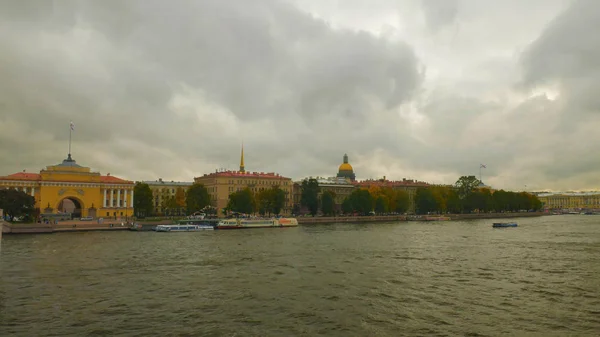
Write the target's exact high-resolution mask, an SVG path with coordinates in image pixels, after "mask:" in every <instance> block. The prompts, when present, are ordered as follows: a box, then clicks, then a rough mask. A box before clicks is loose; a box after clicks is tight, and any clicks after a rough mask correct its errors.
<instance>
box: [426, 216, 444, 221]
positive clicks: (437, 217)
mask: <svg viewBox="0 0 600 337" xmlns="http://www.w3.org/2000/svg"><path fill="white" fill-rule="evenodd" d="M449 220H450V217H447V216H426V217H424V218H423V221H449Z"/></svg>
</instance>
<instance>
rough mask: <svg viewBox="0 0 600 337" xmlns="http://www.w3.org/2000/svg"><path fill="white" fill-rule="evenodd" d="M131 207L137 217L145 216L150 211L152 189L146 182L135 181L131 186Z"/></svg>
mask: <svg viewBox="0 0 600 337" xmlns="http://www.w3.org/2000/svg"><path fill="white" fill-rule="evenodd" d="M133 195H134V196H135V198H134V199H133V209H134V212H135V215H136V216H137V217H145V216H147V215H150V214H151V213H152V190H151V189H150V186H148V184H146V183H143V182H139V181H138V182H137V183H135V186H134V187H133Z"/></svg>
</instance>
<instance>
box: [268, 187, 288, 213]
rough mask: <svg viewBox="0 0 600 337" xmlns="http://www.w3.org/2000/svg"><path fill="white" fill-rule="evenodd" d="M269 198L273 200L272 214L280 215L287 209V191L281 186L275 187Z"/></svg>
mask: <svg viewBox="0 0 600 337" xmlns="http://www.w3.org/2000/svg"><path fill="white" fill-rule="evenodd" d="M269 197H270V198H271V208H270V212H271V213H273V214H275V215H279V214H280V213H281V211H282V210H283V208H284V207H285V198H286V195H285V191H284V190H282V189H281V188H279V186H273V187H272V188H271V190H270V191H269Z"/></svg>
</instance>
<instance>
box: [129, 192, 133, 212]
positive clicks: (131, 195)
mask: <svg viewBox="0 0 600 337" xmlns="http://www.w3.org/2000/svg"><path fill="white" fill-rule="evenodd" d="M129 207H131V208H133V190H131V206H129Z"/></svg>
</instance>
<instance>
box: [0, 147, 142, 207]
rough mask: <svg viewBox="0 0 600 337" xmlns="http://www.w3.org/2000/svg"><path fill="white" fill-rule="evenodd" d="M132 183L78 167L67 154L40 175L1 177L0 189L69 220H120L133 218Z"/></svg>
mask: <svg viewBox="0 0 600 337" xmlns="http://www.w3.org/2000/svg"><path fill="white" fill-rule="evenodd" d="M133 186H134V183H133V182H132V181H128V180H123V179H120V178H117V177H113V176H111V175H110V173H109V174H107V175H105V176H103V175H101V174H100V173H98V172H91V170H90V168H89V167H83V166H80V165H78V164H77V163H76V162H75V160H73V159H72V158H71V155H70V154H69V156H68V158H67V159H65V160H63V162H62V163H60V164H58V165H52V166H47V167H46V169H44V170H41V171H40V173H39V174H38V173H26V172H25V171H23V172H19V173H15V174H11V175H8V176H3V177H0V188H15V189H18V190H21V191H23V192H25V193H29V194H30V195H31V196H33V197H34V198H35V207H36V208H38V209H39V210H40V212H41V213H42V214H44V213H54V214H58V213H70V214H71V217H72V218H74V219H75V218H81V217H92V218H122V217H126V216H132V215H133Z"/></svg>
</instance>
